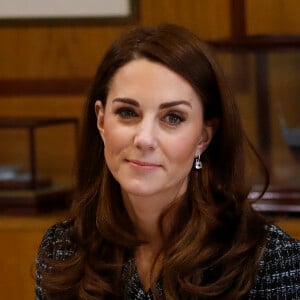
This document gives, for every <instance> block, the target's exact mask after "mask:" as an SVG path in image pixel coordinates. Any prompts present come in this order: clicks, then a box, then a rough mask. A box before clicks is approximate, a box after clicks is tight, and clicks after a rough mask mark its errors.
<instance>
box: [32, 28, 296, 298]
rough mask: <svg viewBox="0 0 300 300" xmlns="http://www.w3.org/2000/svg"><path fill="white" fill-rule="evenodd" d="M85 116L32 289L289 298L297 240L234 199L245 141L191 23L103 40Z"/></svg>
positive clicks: (245, 182) (79, 294) (67, 293)
mask: <svg viewBox="0 0 300 300" xmlns="http://www.w3.org/2000/svg"><path fill="white" fill-rule="evenodd" d="M84 122H85V123H84V128H83V140H82V143H81V155H80V159H79V166H78V184H77V195H76V197H75V199H74V203H73V207H72V217H71V218H70V220H69V221H66V222H64V223H61V224H57V225H54V226H53V227H51V228H50V229H49V230H48V232H47V233H46V235H45V237H44V239H43V241H42V244H41V246H40V250H39V253H38V258H37V287H36V295H37V299H242V298H243V299H297V298H300V285H299V282H300V266H299V258H300V255H299V249H300V244H299V243H298V242H297V241H295V240H293V239H292V238H290V237H289V236H287V235H286V234H285V233H284V232H283V231H282V230H280V229H279V228H278V227H276V226H274V225H269V224H267V223H266V221H265V220H264V219H263V218H262V217H261V216H260V215H259V214H258V213H257V212H255V211H254V210H253V209H252V207H251V203H250V202H249V201H248V200H247V195H248V193H249V191H250V190H251V188H252V184H251V182H252V180H250V178H249V177H248V176H247V174H246V170H248V168H247V165H246V154H245V153H246V151H247V150H249V149H250V150H252V147H251V145H250V144H249V143H248V142H247V139H246V137H245V135H244V132H243V129H242V126H241V123H240V119H239V116H238V112H237V109H236V106H235V104H234V101H233V97H232V95H231V93H230V91H229V88H228V86H227V84H226V82H225V80H224V77H223V75H222V73H221V71H220V70H219V68H218V66H217V64H216V63H215V61H214V59H213V58H212V57H211V55H210V52H209V51H208V50H207V47H206V46H205V44H204V43H202V42H201V41H200V40H199V39H198V38H197V37H196V36H195V35H194V34H193V33H191V32H190V31H188V30H187V29H184V28H182V27H179V26H175V25H160V26H157V27H153V28H140V29H135V30H133V31H130V32H129V33H127V34H125V35H124V36H122V37H121V38H119V39H118V40H117V41H115V42H114V43H113V45H112V46H111V48H110V49H109V50H108V52H107V53H106V55H105V57H104V59H103V61H102V63H101V64H100V66H99V68H98V71H97V74H96V77H95V81H94V84H93V86H92V89H91V93H90V97H89V99H88V101H87V106H86V114H85V117H84ZM266 182H267V179H266Z"/></svg>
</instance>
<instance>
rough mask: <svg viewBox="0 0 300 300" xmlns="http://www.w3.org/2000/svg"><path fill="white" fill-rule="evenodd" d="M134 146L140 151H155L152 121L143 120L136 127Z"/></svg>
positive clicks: (154, 129) (155, 135)
mask: <svg viewBox="0 0 300 300" xmlns="http://www.w3.org/2000/svg"><path fill="white" fill-rule="evenodd" d="M133 143H134V145H135V146H136V147H137V148H139V149H142V150H147V149H155V148H156V146H157V132H156V128H155V122H154V121H153V120H151V119H150V118H149V119H144V120H142V121H141V122H140V123H139V125H138V126H137V127H136V133H135V136H134V141H133Z"/></svg>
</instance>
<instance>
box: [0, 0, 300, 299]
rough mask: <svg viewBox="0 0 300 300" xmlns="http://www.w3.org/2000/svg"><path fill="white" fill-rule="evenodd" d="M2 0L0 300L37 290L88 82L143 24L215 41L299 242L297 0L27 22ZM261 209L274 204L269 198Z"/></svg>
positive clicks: (136, 6)
mask: <svg viewBox="0 0 300 300" xmlns="http://www.w3.org/2000/svg"><path fill="white" fill-rule="evenodd" d="M19 1H20V3H21V2H22V1H21V0H19ZM5 2H6V1H3V0H2V1H1V0H0V241H1V250H0V252H1V253H0V267H1V269H2V270H1V271H2V272H1V275H0V292H1V295H0V298H1V299H33V298H34V279H33V277H34V259H35V255H36V251H37V247H38V245H39V242H40V239H41V237H42V235H43V233H44V231H45V230H46V228H47V227H48V226H50V225H51V224H53V223H54V222H56V221H58V220H60V219H64V218H65V216H66V209H67V207H68V200H69V198H70V196H71V193H72V186H73V184H74V174H73V170H74V160H75V157H76V150H77V142H78V133H79V131H80V124H81V115H82V110H83V107H84V103H85V100H86V96H87V93H88V89H89V85H90V83H91V80H92V78H93V76H94V74H95V71H96V67H97V66H98V64H99V61H100V60H101V58H102V56H103V54H104V52H105V51H106V49H107V48H108V46H109V45H110V44H111V42H112V41H113V40H114V39H115V38H116V37H117V36H119V35H120V34H121V33H122V32H124V31H127V30H128V29H130V28H132V27H135V26H139V25H153V24H158V23H162V22H169V23H176V24H179V25H183V26H186V27H188V28H190V29H192V30H193V31H194V32H195V33H196V34H198V35H199V36H200V37H201V38H203V39H204V40H207V41H208V42H210V43H211V44H212V46H214V47H215V51H216V53H217V56H218V59H219V61H220V63H221V65H222V66H223V68H224V72H225V74H226V76H227V77H228V80H229V81H230V82H231V84H232V87H233V90H234V93H235V95H236V98H237V102H238V106H239V109H240V112H241V115H242V121H243V123H244V126H245V129H246V132H247V133H248V135H249V137H250V139H251V140H252V141H253V143H254V144H255V145H256V146H257V148H258V149H259V152H260V153H261V155H262V157H263V158H264V160H265V162H266V163H267V165H268V167H269V169H270V172H271V178H272V181H271V183H272V185H271V189H270V193H269V194H268V195H269V196H268V197H269V198H270V199H271V200H272V201H273V202H271V204H272V205H273V206H272V207H273V208H274V207H275V208H276V207H277V208H276V209H277V211H276V213H278V214H277V215H276V218H277V222H278V223H280V224H281V225H282V226H283V227H284V228H285V229H286V230H287V231H288V232H289V233H290V234H292V235H293V236H297V237H298V238H300V232H299V231H300V230H299V228H300V226H299V224H300V219H299V212H300V209H299V206H300V203H299V202H300V192H299V189H300V158H299V151H300V150H299V149H300V129H299V128H300V102H299V101H300V100H299V98H300V97H299V96H300V95H299V94H300V86H299V75H300V73H299V72H300V71H299V70H300V43H299V39H300V2H299V1H298V0H140V1H139V0H136V1H130V0H128V1H117V2H118V3H119V4H117V5H121V4H120V3H123V4H124V5H125V6H124V7H127V8H128V11H125V15H122V16H121V17H118V16H117V17H116V16H115V15H111V14H110V13H105V14H103V15H102V14H101V15H100V14H99V17H97V15H96V16H90V15H88V14H87V13H86V12H84V16H83V18H78V17H74V16H72V15H68V16H67V15H66V14H67V12H68V11H69V10H70V11H71V10H72V8H71V7H70V8H68V7H64V13H63V14H62V15H59V11H57V14H58V15H59V18H56V17H55V12H54V18H53V16H50V17H49V16H46V17H45V16H42V15H40V17H39V15H38V17H37V16H32V17H31V16H30V11H31V10H30V7H29V8H28V11H29V15H27V16H26V17H25V18H24V16H22V14H21V16H20V15H12V16H7V15H5V14H3V13H1V11H2V12H3V11H5ZM15 2H17V1H16V0H15ZM77 2H78V3H80V1H77ZM81 2H82V4H81V5H82V7H84V6H85V5H86V4H85V3H86V2H85V1H81ZM105 2H107V3H108V2H113V1H102V3H104V5H105ZM32 11H34V8H33V7H32ZM45 11H46V12H47V11H49V10H48V9H45ZM120 11H121V12H122V10H120ZM64 14H65V15H66V16H64ZM36 18H38V19H36ZM276 197H277V198H276ZM274 199H275V200H274ZM278 199H279V200H280V201H279V200H278ZM282 200H284V201H285V202H284V203H283V202H282ZM285 204H288V205H287V206H285ZM276 205H277V206H276ZM278 207H279V209H278ZM261 208H262V209H263V210H269V209H270V207H269V206H268V203H266V204H264V206H263V205H262V206H261ZM281 208H283V209H282V211H280V209H281ZM276 209H275V210H276ZM271 210H272V209H271ZM272 212H274V211H272ZM297 212H298V213H297Z"/></svg>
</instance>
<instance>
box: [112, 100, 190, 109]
mask: <svg viewBox="0 0 300 300" xmlns="http://www.w3.org/2000/svg"><path fill="white" fill-rule="evenodd" d="M112 102H113V103H114V102H121V103H126V104H130V105H132V106H136V107H139V106H140V104H139V103H138V102H137V101H136V100H134V99H131V98H116V99H114V100H113V101H112ZM182 104H183V105H186V106H189V107H190V108H192V105H191V103H189V102H188V101H186V100H177V101H170V102H165V103H162V104H160V106H159V108H160V109H165V108H170V107H173V106H177V105H182Z"/></svg>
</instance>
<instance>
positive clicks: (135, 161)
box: [127, 159, 161, 168]
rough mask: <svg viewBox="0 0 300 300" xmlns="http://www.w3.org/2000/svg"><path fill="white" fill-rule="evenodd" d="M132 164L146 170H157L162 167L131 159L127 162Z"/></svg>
mask: <svg viewBox="0 0 300 300" xmlns="http://www.w3.org/2000/svg"><path fill="white" fill-rule="evenodd" d="M127 161H128V162H129V163H130V164H132V165H134V166H138V167H145V168H147V167H148V168H157V167H160V166H161V165H159V164H156V163H152V162H147V161H140V160H134V159H129V160H127Z"/></svg>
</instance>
